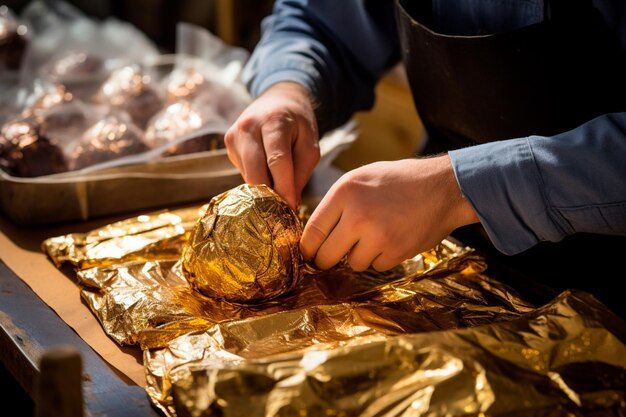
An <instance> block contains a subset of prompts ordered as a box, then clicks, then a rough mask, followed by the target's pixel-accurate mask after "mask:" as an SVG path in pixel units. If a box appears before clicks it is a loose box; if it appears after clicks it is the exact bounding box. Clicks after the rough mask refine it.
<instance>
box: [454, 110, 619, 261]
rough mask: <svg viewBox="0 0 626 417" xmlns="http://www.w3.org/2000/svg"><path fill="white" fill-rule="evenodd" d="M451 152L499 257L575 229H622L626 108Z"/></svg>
mask: <svg viewBox="0 0 626 417" xmlns="http://www.w3.org/2000/svg"><path fill="white" fill-rule="evenodd" d="M449 155H450V158H451V160H452V165H453V167H454V170H455V175H456V178H457V181H458V183H459V185H460V187H461V191H462V193H463V195H464V196H465V198H466V199H467V200H468V201H469V202H470V203H471V205H472V207H473V208H474V210H475V211H476V213H477V215H478V217H479V218H480V221H481V223H482V224H483V226H484V227H485V230H486V231H487V234H488V235H489V238H490V239H491V241H492V243H493V244H494V245H495V246H496V248H497V249H498V250H500V251H501V252H503V253H505V254H509V255H513V254H516V253H519V252H522V251H524V250H526V249H529V248H530V247H532V246H534V245H536V244H537V243H539V242H542V241H552V242H556V241H559V240H561V239H563V238H564V237H566V236H568V235H571V234H573V233H577V232H587V233H599V234H615V235H624V234H626V113H614V114H609V115H604V116H600V117H598V118H596V119H594V120H591V121H589V122H587V123H585V124H584V125H582V126H580V127H578V128H576V129H574V130H571V131H569V132H565V133H562V134H560V135H557V136H555V137H539V136H531V137H528V138H520V139H512V140H506V141H501V142H493V143H488V144H484V145H478V146H473V147H468V148H464V149H459V150H455V151H451V152H449Z"/></svg>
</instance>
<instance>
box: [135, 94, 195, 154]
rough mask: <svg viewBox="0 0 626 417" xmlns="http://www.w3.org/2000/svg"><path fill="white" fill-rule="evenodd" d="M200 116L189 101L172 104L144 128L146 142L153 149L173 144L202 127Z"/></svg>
mask: <svg viewBox="0 0 626 417" xmlns="http://www.w3.org/2000/svg"><path fill="white" fill-rule="evenodd" d="M203 124H204V121H203V120H202V116H201V115H200V113H198V112H197V111H196V110H195V109H193V108H192V106H191V103H190V102H189V101H177V102H176V103H172V104H170V105H169V106H167V107H165V108H164V109H162V110H160V111H159V112H158V113H157V114H155V115H154V117H152V119H150V121H149V122H148V126H147V127H146V142H148V143H149V144H150V146H152V147H153V148H156V147H158V146H161V145H165V144H168V143H172V142H174V141H175V140H176V139H178V138H180V137H182V136H185V135H187V134H189V133H192V132H194V131H196V130H198V129H200V128H201V127H202V125H203Z"/></svg>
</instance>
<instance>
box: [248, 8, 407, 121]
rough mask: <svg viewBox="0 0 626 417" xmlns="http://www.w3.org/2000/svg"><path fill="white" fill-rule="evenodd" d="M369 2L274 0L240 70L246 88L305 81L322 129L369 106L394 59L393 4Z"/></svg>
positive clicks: (253, 89) (255, 92) (257, 89)
mask: <svg viewBox="0 0 626 417" xmlns="http://www.w3.org/2000/svg"><path fill="white" fill-rule="evenodd" d="M370 8H371V7H370ZM370 8H366V7H365V2H362V1H346V2H336V1H334V0H327V1H318V2H304V1H282V0H279V1H277V2H276V3H275V6H274V12H273V13H272V15H270V16H269V17H267V18H266V19H265V20H264V21H263V25H262V38H261V40H260V42H259V44H258V45H257V46H256V48H255V50H254V52H253V54H252V56H251V57H250V60H249V61H248V63H247V65H246V68H245V70H244V81H245V82H246V85H247V86H248V88H249V90H250V92H251V94H252V95H253V96H257V95H258V94H260V93H261V92H263V91H264V90H265V89H267V88H268V87H269V86H270V85H272V84H275V83H277V82H280V81H294V82H297V83H300V84H302V85H304V86H306V87H307V89H308V90H309V91H310V92H311V94H312V95H313V96H314V97H315V99H316V102H317V103H318V104H319V105H318V107H317V109H316V111H317V118H318V122H319V123H320V129H321V130H322V131H326V130H329V129H331V128H334V127H336V126H339V125H341V124H342V123H344V122H345V121H347V120H348V119H349V118H350V117H351V116H352V114H353V113H354V112H355V111H358V110H365V109H368V108H370V107H371V106H372V105H373V101H374V87H375V84H376V82H377V80H378V78H379V77H380V75H381V74H382V73H383V72H384V71H385V70H386V69H387V68H389V67H390V66H391V65H393V63H395V62H397V61H398V59H399V53H398V48H397V39H396V37H395V25H394V24H393V23H392V22H391V24H390V22H389V20H390V19H391V20H393V4H392V3H389V4H386V2H385V3H382V4H380V5H377V6H376V10H374V11H372V10H370ZM379 9H380V10H379ZM346 16H350V24H349V25H346V24H345V18H346Z"/></svg>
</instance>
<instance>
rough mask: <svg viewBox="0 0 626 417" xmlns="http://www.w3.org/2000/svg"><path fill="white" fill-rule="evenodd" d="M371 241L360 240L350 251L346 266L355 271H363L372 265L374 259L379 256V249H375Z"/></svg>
mask: <svg viewBox="0 0 626 417" xmlns="http://www.w3.org/2000/svg"><path fill="white" fill-rule="evenodd" d="M375 243H376V242H373V239H364V238H361V239H360V240H359V241H358V242H357V243H356V244H355V245H354V246H353V247H352V249H350V253H349V254H348V259H347V261H348V264H349V265H350V267H351V268H352V269H353V270H355V271H365V270H366V269H367V268H369V267H370V265H372V263H373V262H374V260H375V259H378V258H379V257H380V255H381V252H380V249H379V248H377V247H376V245H375Z"/></svg>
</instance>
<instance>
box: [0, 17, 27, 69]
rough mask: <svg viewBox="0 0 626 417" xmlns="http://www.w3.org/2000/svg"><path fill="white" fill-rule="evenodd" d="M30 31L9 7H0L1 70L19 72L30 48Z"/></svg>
mask: <svg viewBox="0 0 626 417" xmlns="http://www.w3.org/2000/svg"><path fill="white" fill-rule="evenodd" d="M27 33H28V29H27V27H26V26H25V25H20V24H19V23H18V22H17V20H16V19H15V18H14V16H13V14H12V13H11V11H10V10H9V8H8V7H7V6H4V5H3V6H0V70H1V69H3V68H4V69H9V70H18V69H19V68H20V66H21V64H22V59H23V57H24V53H25V51H26V47H27V46H28V42H29V39H28V35H27Z"/></svg>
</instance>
